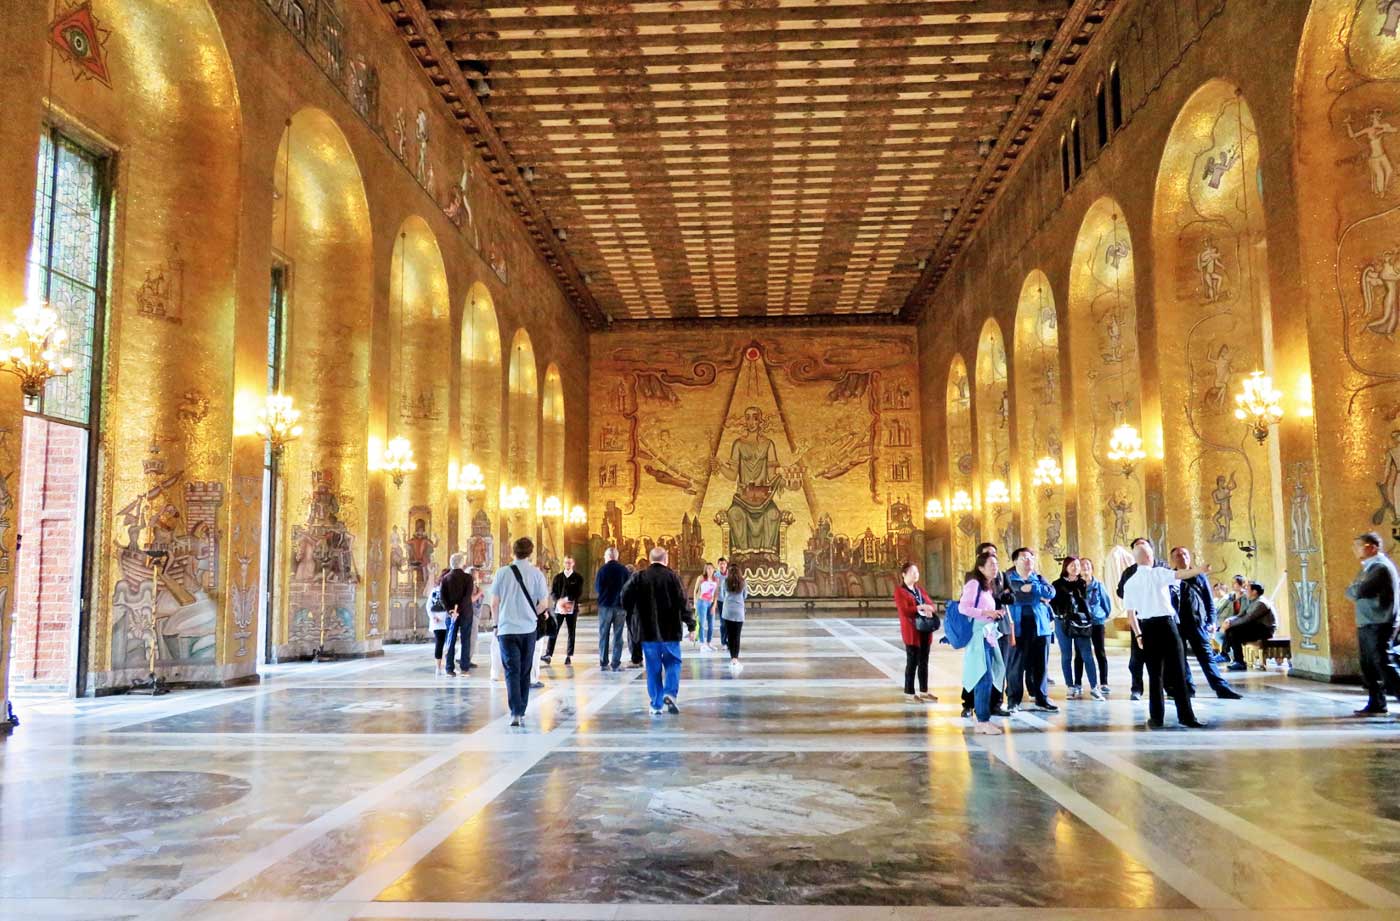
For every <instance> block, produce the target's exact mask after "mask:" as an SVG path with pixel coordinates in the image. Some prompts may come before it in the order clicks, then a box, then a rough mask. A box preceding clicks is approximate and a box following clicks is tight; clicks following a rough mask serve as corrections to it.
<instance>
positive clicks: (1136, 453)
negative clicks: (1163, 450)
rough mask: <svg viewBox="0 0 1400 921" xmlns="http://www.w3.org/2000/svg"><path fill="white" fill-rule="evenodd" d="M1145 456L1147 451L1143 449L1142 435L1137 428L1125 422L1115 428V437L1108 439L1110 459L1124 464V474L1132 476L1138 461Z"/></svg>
mask: <svg viewBox="0 0 1400 921" xmlns="http://www.w3.org/2000/svg"><path fill="white" fill-rule="evenodd" d="M1145 457H1147V452H1146V451H1144V450H1143V449H1142V436H1141V435H1139V434H1138V430H1137V429H1136V428H1134V427H1133V426H1131V425H1129V424H1128V423H1126V422H1124V423H1123V424H1122V425H1120V426H1118V427H1117V428H1116V429H1114V430H1113V437H1111V438H1110V439H1109V440H1108V459H1109V460H1111V461H1113V462H1114V463H1116V464H1121V465H1122V466H1123V476H1125V477H1130V476H1132V475H1133V469H1134V468H1135V467H1136V466H1137V462H1138V461H1140V460H1142V459H1143V458H1145Z"/></svg>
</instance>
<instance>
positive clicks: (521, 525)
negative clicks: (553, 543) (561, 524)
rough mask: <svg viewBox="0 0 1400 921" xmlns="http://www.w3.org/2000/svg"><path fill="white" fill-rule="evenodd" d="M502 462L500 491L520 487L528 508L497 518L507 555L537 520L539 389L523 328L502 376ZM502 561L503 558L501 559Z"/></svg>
mask: <svg viewBox="0 0 1400 921" xmlns="http://www.w3.org/2000/svg"><path fill="white" fill-rule="evenodd" d="M506 401H507V406H506V463H505V470H506V473H505V476H504V477H503V478H502V481H501V488H502V491H503V492H504V491H506V490H510V489H513V488H514V487H517V486H519V487H521V488H523V489H524V490H525V492H526V494H527V496H528V497H529V506H528V507H527V508H524V509H517V510H514V511H507V512H504V513H503V514H502V515H501V526H502V539H501V553H502V554H508V553H509V550H510V542H511V540H513V539H514V538H516V537H521V536H529V537H534V536H535V528H536V525H537V524H538V521H539V518H538V516H537V515H536V514H535V503H536V500H538V499H539V498H541V496H540V487H541V486H542V485H543V481H542V479H541V477H540V465H539V457H540V406H539V403H540V387H539V370H538V368H537V367H536V365H535V347H534V344H533V343H532V342H531V341H530V334H529V332H527V331H526V330H525V328H524V327H521V328H520V329H517V330H516V331H515V335H514V336H513V337H512V339H511V343H510V367H509V370H508V372H507V376H506ZM501 558H502V559H505V558H506V556H504V555H503V556H502V557H501Z"/></svg>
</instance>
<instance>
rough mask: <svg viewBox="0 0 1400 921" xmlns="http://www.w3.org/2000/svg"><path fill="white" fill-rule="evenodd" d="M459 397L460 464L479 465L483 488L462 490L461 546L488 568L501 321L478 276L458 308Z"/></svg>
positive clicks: (497, 463)
mask: <svg viewBox="0 0 1400 921" xmlns="http://www.w3.org/2000/svg"><path fill="white" fill-rule="evenodd" d="M461 373H462V384H461V400H460V401H459V406H458V412H459V416H458V423H459V426H460V431H461V433H462V434H461V451H462V455H461V457H460V458H458V459H457V464H458V467H459V469H460V466H461V465H465V464H468V463H471V464H476V465H477V466H478V467H479V468H481V475H482V479H483V480H484V481H485V485H486V488H485V491H484V492H482V493H481V494H479V495H462V496H461V498H460V501H461V503H462V508H461V512H462V514H463V518H462V520H463V522H464V524H463V526H462V530H463V531H465V532H466V535H467V537H466V539H465V549H466V551H467V556H468V560H469V562H470V563H471V565H473V566H477V567H481V568H483V569H487V570H489V569H490V568H491V567H492V566H494V565H495V541H494V538H493V534H494V528H493V525H492V523H493V522H494V521H496V520H497V518H498V516H499V514H500V501H499V495H500V488H501V434H502V429H503V426H502V422H501V420H502V412H503V399H502V381H503V377H502V370H501V327H500V323H499V321H498V320H497V318H496V306H495V304H494V303H493V302H492V300H491V294H490V292H488V291H487V290H486V286H485V285H483V284H482V283H481V282H476V283H474V284H473V285H472V286H471V290H469V291H468V292H467V304H466V309H465V310H463V312H462V340H461Z"/></svg>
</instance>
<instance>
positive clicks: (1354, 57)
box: [1275, 3, 1400, 674]
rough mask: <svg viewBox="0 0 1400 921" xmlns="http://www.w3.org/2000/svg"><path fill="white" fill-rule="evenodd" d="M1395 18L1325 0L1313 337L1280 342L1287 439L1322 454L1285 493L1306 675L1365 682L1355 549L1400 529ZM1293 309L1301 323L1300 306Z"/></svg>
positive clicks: (1298, 124) (1309, 64)
mask: <svg viewBox="0 0 1400 921" xmlns="http://www.w3.org/2000/svg"><path fill="white" fill-rule="evenodd" d="M1393 8H1394V5H1393V4H1380V3H1313V4H1312V7H1311V10H1310V12H1309V13H1308V19H1307V23H1306V25H1305V27H1304V29H1303V37H1302V42H1301V44H1300V46H1299V52H1298V63H1297V68H1296V71H1295V76H1294V97H1293V98H1294V119H1295V122H1294V125H1295V133H1294V148H1293V156H1294V164H1295V165H1294V169H1293V175H1294V176H1295V177H1297V179H1296V181H1295V183H1294V186H1293V189H1294V194H1296V196H1297V211H1296V213H1297V215H1298V221H1299V223H1298V242H1299V248H1300V259H1299V262H1298V265H1299V268H1300V272H1301V277H1300V278H1299V284H1298V289H1297V290H1298V293H1299V294H1300V295H1301V299H1302V302H1303V304H1304V309H1305V311H1306V327H1307V339H1306V348H1304V347H1302V344H1301V343H1299V342H1296V341H1288V342H1286V343H1285V342H1283V341H1282V340H1281V341H1280V348H1279V349H1278V351H1277V353H1276V356H1275V358H1276V368H1277V370H1278V373H1277V375H1276V377H1277V383H1278V385H1279V389H1281V390H1283V391H1284V393H1285V395H1286V397H1288V398H1291V399H1288V400H1287V402H1286V404H1285V407H1284V408H1285V410H1286V411H1288V412H1289V416H1288V417H1286V418H1285V421H1284V424H1283V426H1281V429H1283V430H1284V432H1287V431H1288V429H1289V428H1290V424H1291V423H1295V424H1296V425H1297V426H1298V427H1299V428H1301V429H1303V432H1302V437H1304V438H1305V439H1307V440H1308V442H1309V444H1313V443H1315V444H1316V445H1318V446H1319V451H1318V454H1317V456H1316V458H1314V457H1313V456H1310V455H1309V454H1306V453H1301V452H1300V454H1301V456H1300V454H1293V455H1291V456H1286V457H1285V458H1284V471H1285V484H1284V492H1285V493H1286V495H1287V508H1286V516H1287V520H1288V528H1287V540H1286V543H1287V549H1288V553H1287V559H1288V570H1289V576H1290V580H1291V586H1290V587H1291V589H1292V592H1291V594H1292V598H1293V608H1294V610H1293V615H1294V620H1293V623H1292V627H1293V628H1294V629H1295V630H1296V632H1295V633H1293V637H1294V665H1295V667H1301V668H1304V669H1306V670H1307V671H1309V672H1314V673H1321V674H1338V673H1340V674H1355V669H1356V665H1355V662H1356V659H1355V655H1356V646H1355V643H1356V628H1355V622H1354V620H1353V619H1352V613H1351V606H1350V605H1349V604H1348V603H1346V602H1345V601H1343V600H1342V593H1343V592H1344V591H1345V589H1346V587H1347V585H1348V584H1349V583H1350V581H1351V579H1352V577H1353V576H1354V575H1355V572H1356V569H1355V560H1354V559H1353V557H1352V548H1351V541H1352V538H1353V537H1354V536H1355V534H1356V532H1357V531H1358V530H1360V529H1361V528H1375V529H1376V530H1378V531H1380V532H1381V534H1382V535H1388V534H1389V533H1391V532H1392V531H1393V530H1395V529H1400V410H1397V407H1400V348H1397V347H1396V339H1397V334H1400V242H1398V241H1400V208H1398V207H1397V202H1400V176H1397V175H1396V163H1397V158H1400V42H1397V36H1396V31H1395V29H1394V28H1393V25H1394V23H1393V22H1392V21H1391V19H1390V15H1391V13H1392V11H1393ZM1291 306H1292V305H1289V307H1290V308H1291ZM1280 313H1281V315H1282V316H1281V317H1280V319H1286V318H1287V316H1290V315H1291V310H1289V311H1288V312H1287V314H1285V313H1284V312H1283V311H1280ZM1281 327H1282V324H1281ZM1314 365H1315V366H1316V367H1317V369H1318V370H1317V372H1316V373H1315V374H1314V373H1313V372H1312V370H1311V367H1312V366H1314ZM1314 407H1315V412H1312V411H1311V410H1313V408H1314ZM1314 425H1315V426H1316V430H1315V433H1314V432H1313V431H1311V429H1310V427H1311V426H1314ZM1281 440H1283V439H1281ZM1287 443H1288V442H1287V440H1285V444H1287ZM1324 464H1325V466H1324ZM1392 553H1393V550H1392ZM1300 656H1301V659H1300Z"/></svg>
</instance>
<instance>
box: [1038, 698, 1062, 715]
mask: <svg viewBox="0 0 1400 921" xmlns="http://www.w3.org/2000/svg"><path fill="white" fill-rule="evenodd" d="M1035 709H1037V710H1039V711H1040V712H1041V713H1059V712H1060V708H1059V707H1057V706H1055V705H1054V704H1052V703H1051V702H1050V701H1048V700H1037V701H1036V702H1035Z"/></svg>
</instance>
